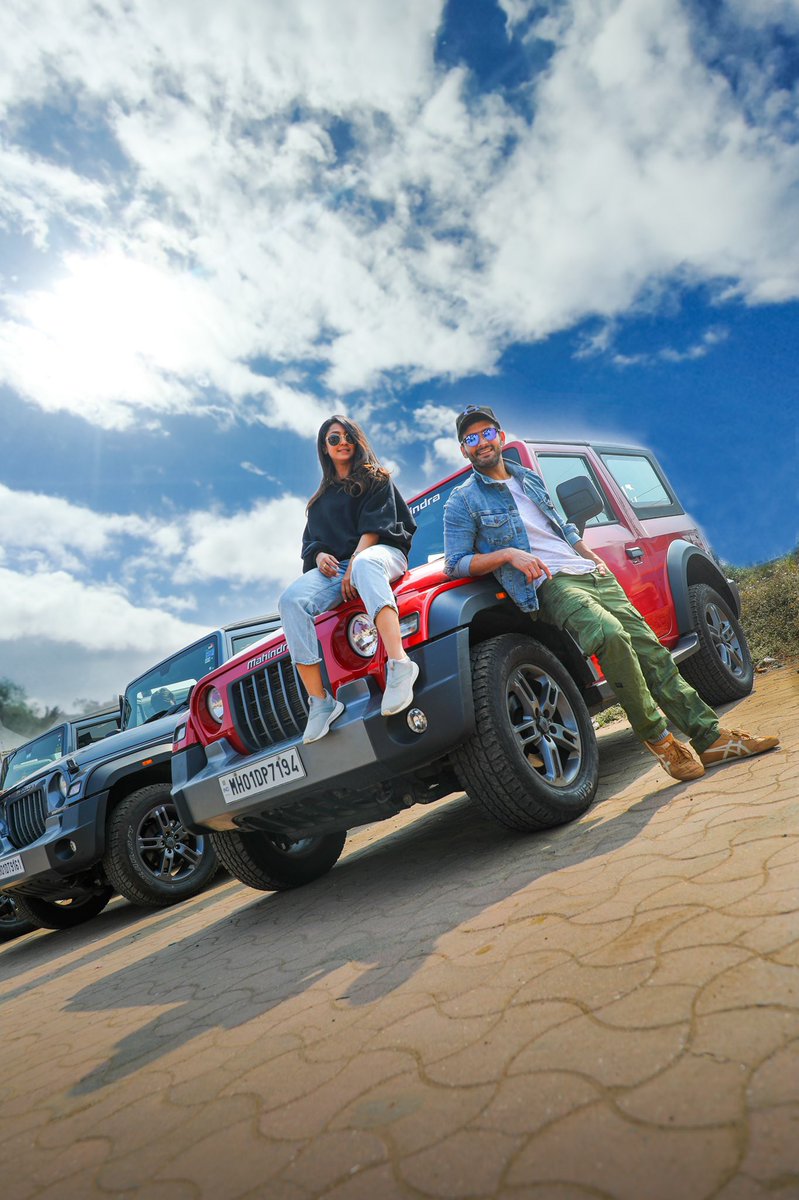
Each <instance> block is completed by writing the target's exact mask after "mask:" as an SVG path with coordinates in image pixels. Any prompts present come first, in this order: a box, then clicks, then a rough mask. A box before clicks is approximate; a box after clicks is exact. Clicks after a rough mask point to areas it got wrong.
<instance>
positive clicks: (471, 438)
mask: <svg viewBox="0 0 799 1200" xmlns="http://www.w3.org/2000/svg"><path fill="white" fill-rule="evenodd" d="M498 436H499V430H498V429H497V427H496V425H487V426H486V428H485V429H481V430H480V432H479V433H467V434H466V437H465V438H462V439H461V445H462V446H469V447H470V448H471V449H474V447H475V446H476V445H478V443H479V441H480V438H484V439H485V440H486V441H487V442H494V441H496V439H497V437H498Z"/></svg>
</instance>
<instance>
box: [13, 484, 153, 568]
mask: <svg viewBox="0 0 799 1200" xmlns="http://www.w3.org/2000/svg"><path fill="white" fill-rule="evenodd" d="M0 529H2V531H3V533H2V537H3V542H4V546H5V548H6V550H8V549H9V548H12V547H13V548H14V549H15V550H17V551H19V550H25V551H44V552H45V553H46V554H47V557H48V560H49V562H50V563H57V564H62V563H65V562H69V563H72V562H74V561H75V558H76V556H77V557H88V558H96V557H99V556H101V555H104V554H106V553H108V552H109V550H110V549H111V548H112V546H113V545H114V543H115V542H116V541H117V540H118V539H119V538H121V537H124V536H128V537H143V536H145V535H146V534H147V533H148V524H147V522H145V521H144V520H143V519H141V518H140V517H136V516H118V515H116V514H104V513H96V512H94V511H93V510H92V509H89V508H86V507H84V506H83V505H79V504H72V503H70V502H69V501H68V500H62V499H60V498H59V497H58V496H46V495H42V494H41V493H37V492H17V491H13V490H12V489H11V488H7V487H5V486H4V485H3V484H0Z"/></svg>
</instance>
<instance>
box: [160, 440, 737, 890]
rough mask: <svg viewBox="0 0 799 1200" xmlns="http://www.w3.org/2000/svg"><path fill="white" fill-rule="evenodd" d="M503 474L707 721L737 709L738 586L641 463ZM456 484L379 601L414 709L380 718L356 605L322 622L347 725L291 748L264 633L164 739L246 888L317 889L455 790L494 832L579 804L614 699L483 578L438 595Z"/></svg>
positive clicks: (645, 457)
mask: <svg viewBox="0 0 799 1200" xmlns="http://www.w3.org/2000/svg"><path fill="white" fill-rule="evenodd" d="M505 454H506V456H507V457H509V458H511V459H513V460H514V461H516V462H518V463H522V464H523V465H525V466H529V467H532V468H533V470H535V471H537V472H538V473H539V474H540V475H542V476H543V478H544V480H545V482H546V484H547V487H548V489H549V491H550V494H551V495H552V497H553V500H555V501H556V503H559V504H560V505H561V508H562V510H563V512H564V515H565V516H567V517H568V519H569V520H572V521H574V522H575V524H577V526H578V528H580V529H581V530H582V529H584V530H585V540H586V541H587V542H588V544H589V545H590V546H592V547H593V548H594V549H595V550H596V551H597V552H598V553H600V554H601V555H602V557H603V558H604V559H605V561H606V562H607V563H608V565H609V566H610V567H611V569H612V570H613V571H614V572H615V574H616V576H617V578H618V579H619V582H620V583H621V585H622V587H623V588H624V590H625V591H626V593H627V595H628V596H629V597H630V599H631V600H632V602H633V603H634V604H635V605H636V606H637V607H638V609H639V610H640V611H641V613H642V614H643V615H644V617H645V618H646V620H647V621H648V622H649V624H650V625H651V626H652V628H653V629H654V631H655V632H656V634H657V635H658V637H659V638H660V640H661V641H662V642H663V644H664V645H665V646H667V647H668V648H669V649H670V650H671V652H672V654H673V655H674V658H675V660H677V661H678V662H679V663H680V667H681V670H682V672H683V674H684V676H685V677H686V678H687V679H688V680H689V681H690V682H691V683H692V684H693V686H694V687H696V689H697V691H698V692H699V693H700V694H701V695H702V696H703V698H704V699H705V700H706V701H708V702H709V703H711V704H719V703H722V702H723V701H728V700H734V699H738V698H740V697H741V696H744V695H746V694H747V693H748V692H749V691H750V690H751V687H752V680H753V669H752V662H751V658H750V655H749V650H748V647H747V644H746V638H745V636H744V633H743V630H742V629H741V626H740V624H739V613H740V604H739V597H738V592H737V589H736V586H735V584H734V583H733V582H732V581H731V580H729V579H727V578H725V575H724V572H723V570H722V569H721V565H720V563H719V561H718V559H717V558H716V557H715V556H714V554H713V552H712V551H711V549H710V547H709V545H708V543H707V542H706V540H705V538H704V536H703V534H702V532H701V531H700V529H699V528H698V526H697V525H696V524H695V523H694V522H693V521H692V520H691V518H690V517H688V516H687V515H686V513H685V511H684V509H683V508H682V505H681V504H680V502H679V500H678V498H677V496H676V494H675V492H674V490H673V489H672V487H671V486H670V484H669V482H668V480H667V479H666V477H665V475H664V474H663V472H662V470H661V469H660V467H659V465H658V463H657V461H656V460H655V458H654V457H653V455H652V454H650V453H649V452H648V451H646V450H642V449H638V448H635V447H630V446H619V445H609V444H599V443H590V444H589V443H586V442H531V441H517V442H511V443H509V444H508V445H507V446H506V448H505ZM464 474H465V472H464V471H460V472H458V473H457V474H456V475H453V476H451V477H450V478H448V479H445V480H443V481H442V482H441V483H439V484H437V485H436V486H435V487H433V488H430V489H429V490H428V491H426V492H424V493H422V494H421V495H420V496H417V497H416V498H415V499H414V500H413V501H412V502H411V506H410V507H411V510H412V512H413V513H414V516H415V518H416V520H417V522H418V525H419V529H418V532H417V534H416V536H415V538H414V543H413V548H412V551H411V569H410V570H409V571H408V573H407V574H406V575H405V576H404V577H403V578H402V579H401V580H399V581H398V582H397V583H396V584H395V585H394V590H395V594H396V597H397V601H398V604H399V614H400V622H401V628H402V630H403V633H404V641H405V647H406V649H407V652H408V654H409V655H410V656H411V657H412V658H413V659H414V660H415V661H416V662H417V664H418V665H419V668H420V674H419V678H418V681H417V684H416V688H415V697H414V703H413V706H412V707H411V708H410V709H409V710H408V711H406V712H403V713H400V714H398V715H397V716H393V717H389V718H388V719H386V718H384V717H382V716H381V715H380V701H381V692H382V687H383V684H384V671H385V654H384V651H383V648H382V646H381V644H380V642H379V639H378V637H377V633H376V631H375V629H374V626H373V625H372V622H371V621H370V620H369V618H368V617H367V615H366V614H365V612H364V611H363V608H362V606H361V605H360V603H359V602H358V601H353V602H350V603H347V604H342V605H341V606H340V607H338V608H336V609H333V610H331V611H330V612H327V613H324V614H322V616H320V617H319V618H318V620H317V633H318V636H319V641H320V645H321V647H322V653H323V659H324V664H323V670H324V672H325V674H326V677H327V679H326V682H327V686H328V689H329V690H331V691H332V692H333V693H336V694H337V695H338V698H339V699H340V700H342V701H343V702H344V703H345V705H346V711H345V712H344V714H343V715H342V716H341V717H340V718H339V720H338V721H337V722H336V725H335V728H334V729H333V730H332V731H331V733H330V734H329V735H328V736H327V737H325V738H323V739H322V740H321V741H319V742H314V743H312V744H310V745H307V746H306V745H303V744H302V740H301V738H302V731H303V729H304V727H305V722H306V717H307V698H306V695H305V693H304V691H303V688H302V685H301V683H300V680H299V678H298V675H297V672H296V671H295V669H294V666H293V664H292V662H291V660H290V658H289V656H288V650H287V647H286V643H285V640H284V638H283V637H282V636H281V634H280V632H279V631H277V632H276V633H274V634H273V635H272V637H271V639H269V640H267V641H265V642H264V643H262V644H261V645H259V647H258V649H257V652H252V653H247V654H243V655H240V656H239V657H238V658H236V659H234V660H232V661H231V662H228V663H226V664H225V665H224V666H222V667H220V668H218V669H217V670H216V671H214V672H212V673H211V674H210V675H208V676H206V677H205V679H203V680H201V681H200V683H198V684H197V687H196V688H195V690H194V693H193V695H192V699H191V708H190V713H189V716H188V719H187V720H185V721H182V722H181V723H180V725H179V726H178V728H177V730H176V734H175V744H174V747H173V758H172V779H173V796H174V798H175V803H176V807H177V809H178V811H179V813H180V816H181V819H182V821H183V823H184V824H185V825H186V827H187V828H189V829H191V830H193V831H194V832H196V833H201V834H204V833H209V832H210V834H211V838H212V841H213V844H214V846H215V847H216V850H217V853H218V854H219V857H220V859H221V860H222V862H223V863H224V865H225V866H226V867H227V868H228V869H229V870H230V871H231V872H232V873H233V874H234V875H236V876H237V877H238V878H239V879H240V880H242V881H243V882H244V883H247V884H249V885H250V886H252V887H256V888H262V889H268V890H276V889H283V888H290V887H296V886H297V885H299V884H302V883H306V882H308V881H309V880H311V879H315V878H317V877H318V876H319V875H322V874H324V873H325V872H326V871H328V870H329V869H330V868H331V867H332V866H333V864H334V863H335V862H336V860H337V859H338V857H339V855H340V854H341V851H342V848H343V846H344V841H345V837H346V831H347V830H348V829H351V828H353V827H354V826H357V825H363V824H365V823H366V822H371V821H376V820H380V819H382V818H385V817H391V816H393V815H395V814H396V813H397V812H399V811H400V810H401V809H403V808H407V807H409V806H410V805H413V804H419V803H422V804H423V803H429V802H430V801H433V800H437V799H439V798H440V797H442V796H445V795H447V794H449V793H450V792H453V791H458V790H461V789H464V790H465V791H467V792H468V793H469V794H470V795H471V796H472V797H473V798H475V799H476V800H478V801H479V802H480V803H481V804H482V805H483V806H484V807H485V809H486V810H487V811H488V812H489V813H490V814H491V815H492V816H493V817H494V818H496V819H497V820H498V821H500V822H502V823H503V824H504V825H506V826H508V827H510V828H513V829H519V830H536V829H544V828H547V827H550V826H553V825H558V824H561V823H563V822H566V821H570V820H572V819H573V818H575V817H577V816H579V815H580V814H581V813H582V812H584V811H585V810H586V809H587V808H588V806H589V805H590V804H591V801H592V799H593V797H594V794H595V791H596V785H597V775H598V750H597V743H596V738H595V735H594V729H593V725H592V722H591V713H593V712H596V711H598V710H600V709H601V708H602V707H604V706H605V705H606V704H608V703H610V702H612V700H613V695H612V692H611V690H610V688H609V685H608V684H607V682H606V681H605V679H604V678H603V676H602V673H601V670H600V668H599V665H598V663H597V662H596V661H595V660H593V659H591V658H587V657H586V656H585V655H584V654H583V653H582V651H581V650H580V648H579V646H578V645H577V643H576V642H575V641H574V640H573V639H572V638H571V637H570V636H569V634H568V633H567V632H565V631H563V630H558V629H555V628H554V627H552V626H550V625H547V624H546V623H545V622H544V621H542V620H540V619H538V620H535V621H531V619H530V618H529V617H528V616H525V615H524V614H523V613H522V612H521V611H520V610H519V609H518V608H517V607H516V606H515V605H514V604H513V603H512V602H511V601H510V600H509V599H508V598H507V596H506V595H505V593H504V592H503V591H502V590H501V589H500V588H499V587H498V584H497V582H496V580H494V579H493V578H492V577H490V576H489V577H484V578H480V579H472V578H469V579H455V580H451V579H448V578H447V577H446V576H445V575H444V573H443V571H442V566H443V550H444V538H443V520H442V517H443V509H444V503H445V501H446V499H447V497H448V496H449V494H450V492H451V491H452V489H453V488H454V487H456V486H457V485H458V483H460V482H461V480H462V479H463V477H464Z"/></svg>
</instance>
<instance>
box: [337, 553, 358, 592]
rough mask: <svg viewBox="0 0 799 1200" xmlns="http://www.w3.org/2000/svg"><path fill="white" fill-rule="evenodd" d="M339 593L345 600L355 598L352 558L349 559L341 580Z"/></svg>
mask: <svg viewBox="0 0 799 1200" xmlns="http://www.w3.org/2000/svg"><path fill="white" fill-rule="evenodd" d="M341 594H342V596H343V597H344V599H345V600H355V598H356V597H357V595H358V591H357V589H356V587H355V584H354V583H353V582H352V559H350V563H349V566H348V567H347V569H346V571H345V572H344V576H343V578H342V580H341Z"/></svg>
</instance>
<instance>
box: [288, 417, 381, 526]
mask: <svg viewBox="0 0 799 1200" xmlns="http://www.w3.org/2000/svg"><path fill="white" fill-rule="evenodd" d="M331 425H341V426H342V428H343V429H345V430H346V431H347V433H348V434H349V435H350V437H351V438H352V440H353V441H354V443H355V454H354V455H353V458H352V470H351V471H350V473H349V475H348V476H347V477H346V479H340V478H339V476H338V473H337V471H336V468H335V466H334V465H333V460H332V458H331V457H330V455H329V454H328V453H327V449H326V445H327V443H326V441H325V439H326V438H327V431H328V429H329V428H330V426H331ZM316 453H317V454H318V455H319V462H320V464H321V466H322V482H321V483H320V484H319V487H318V488H317V489H316V491H315V492H314V494H313V495H312V496H311V498H310V500H309V501H308V506H307V508H306V510H305V511H306V512H307V511H308V509H309V508H310V507H311V505H312V504H315V503H316V501H317V500H318V499H319V497H320V496H322V495H324V493H325V492H326V491H327V489H328V488H329V487H330V485H331V484H333V483H340V484H341V486H342V487H343V488H344V491H345V492H349V494H350V495H351V496H361V495H363V493H364V492H365V491H367V490H368V489H369V488H371V487H374V486H375V485H376V484H379V483H385V482H386V481H387V480H388V478H389V473H388V471H387V470H386V468H385V467H384V466H381V464H380V462H379V460H378V458H377V455H376V454H375V452H374V450H373V449H372V447H371V446H370V445H369V439H368V437H367V436H366V434H365V433H364V431H363V430H362V429H361V427H360V425H359V424H358V422H357V421H350V420H349V418H348V417H342V416H339V415H338V413H334V415H333V416H332V417H328V418H327V420H326V421H323V422H322V425H321V426H320V428H319V432H318V433H317V435H316Z"/></svg>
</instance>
